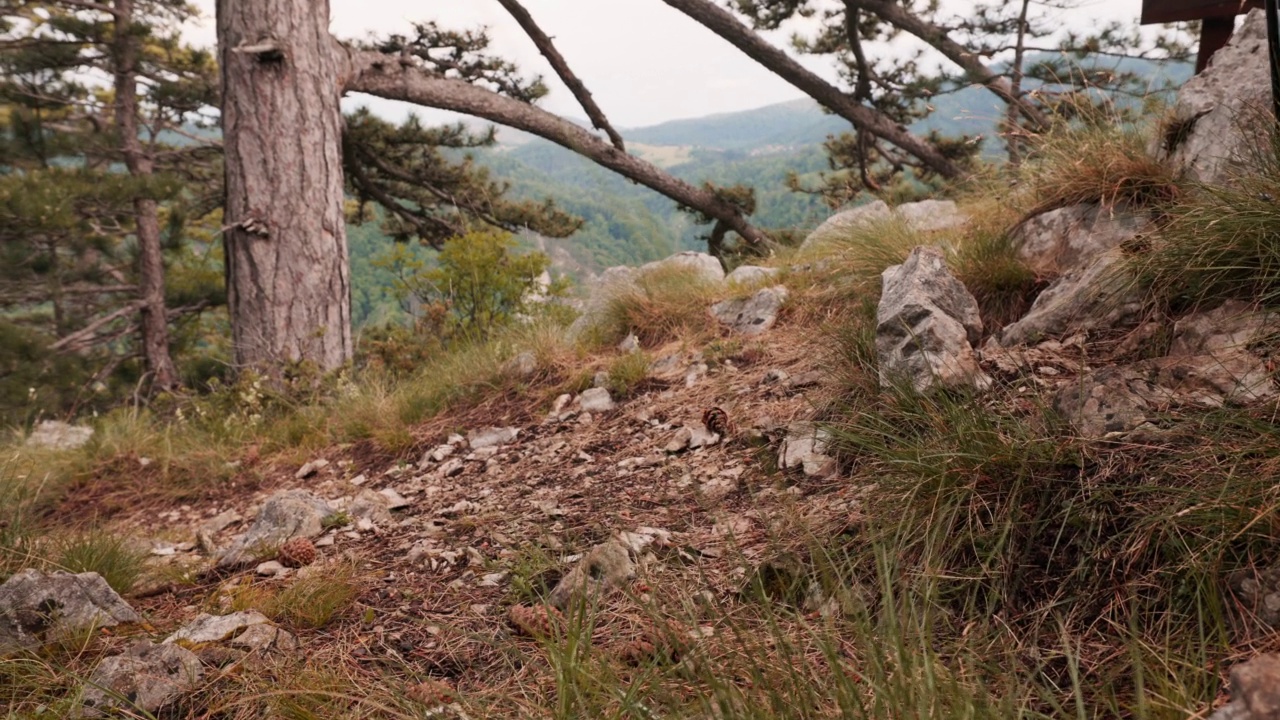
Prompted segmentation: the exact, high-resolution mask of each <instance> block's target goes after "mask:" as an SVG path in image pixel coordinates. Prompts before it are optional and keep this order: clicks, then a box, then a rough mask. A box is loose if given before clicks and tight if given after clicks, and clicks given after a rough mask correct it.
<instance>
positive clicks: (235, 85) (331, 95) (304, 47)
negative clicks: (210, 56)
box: [217, 0, 352, 374]
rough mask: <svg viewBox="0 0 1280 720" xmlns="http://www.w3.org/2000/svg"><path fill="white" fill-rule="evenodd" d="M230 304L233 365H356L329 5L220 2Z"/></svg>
mask: <svg viewBox="0 0 1280 720" xmlns="http://www.w3.org/2000/svg"><path fill="white" fill-rule="evenodd" d="M217 32H218V59H219V66H220V68H221V72H222V93H223V103H222V127H223V136H224V147H225V155H226V160H225V163H226V192H227V198H226V210H225V212H226V216H225V217H226V222H227V224H228V226H229V227H228V230H227V231H226V232H225V234H224V235H223V242H224V244H225V247H226V266H227V303H228V308H229V311H230V314H231V328H232V338H233V342H234V345H235V354H236V362H237V364H238V365H239V366H240V367H242V368H255V369H258V370H260V371H263V372H266V373H268V374H277V373H278V372H279V371H280V370H281V368H282V367H284V366H285V365H287V364H289V363H293V362H298V361H303V362H307V363H309V364H311V365H314V367H315V368H316V369H318V370H320V371H329V370H333V369H335V368H338V367H340V366H342V365H343V364H344V363H346V362H347V361H348V360H350V358H351V352H352V341H351V298H350V295H351V287H350V285H351V283H350V273H349V267H348V260H347V236H346V222H345V218H344V216H343V177H342V150H341V148H342V113H341V109H340V108H339V100H340V98H341V95H342V84H343V81H344V77H343V70H344V69H345V68H346V67H347V66H346V53H345V52H344V51H343V50H342V49H341V47H340V46H339V45H337V43H336V42H335V41H334V40H333V38H332V37H331V36H330V35H329V3H328V1H327V0H218V3H217Z"/></svg>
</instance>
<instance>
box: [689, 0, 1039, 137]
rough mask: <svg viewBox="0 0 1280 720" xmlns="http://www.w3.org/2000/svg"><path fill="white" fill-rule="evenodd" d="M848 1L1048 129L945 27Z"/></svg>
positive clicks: (861, 0)
mask: <svg viewBox="0 0 1280 720" xmlns="http://www.w3.org/2000/svg"><path fill="white" fill-rule="evenodd" d="M668 2H670V0H668ZM848 4H849V5H854V6H857V7H859V8H861V9H863V10H867V11H868V12H872V13H875V14H876V15H877V16H879V17H880V19H881V20H884V21H885V22H887V23H889V24H890V25H893V26H894V27H896V28H898V29H899V30H903V31H905V32H908V33H910V34H912V35H915V36H916V37H918V38H920V39H921V40H923V41H924V42H926V43H928V44H929V46H931V47H933V48H934V49H935V50H937V51H938V52H940V53H942V54H943V56H945V57H946V58H947V59H948V60H950V61H951V62H953V63H955V64H956V65H957V66H959V67H960V69H961V70H964V72H965V74H966V75H968V76H969V78H970V79H972V80H973V81H974V82H978V83H981V84H983V85H985V86H986V87H987V89H989V90H991V92H993V93H995V94H996V95H997V96H999V97H1000V99H1001V100H1003V101H1005V102H1006V103H1009V104H1010V105H1013V106H1015V107H1017V108H1018V112H1019V113H1020V114H1021V115H1022V116H1023V117H1024V118H1026V119H1027V122H1029V123H1031V125H1032V127H1033V129H1035V130H1037V131H1040V130H1046V129H1048V127H1049V118H1047V117H1045V115H1044V113H1042V112H1040V109H1039V108H1037V107H1036V106H1035V105H1034V104H1033V103H1032V102H1031V101H1030V100H1028V99H1027V98H1026V97H1025V96H1022V95H1020V94H1019V93H1017V92H1015V91H1014V88H1013V83H1011V82H1009V78H1007V77H1005V76H1003V75H1001V74H999V73H997V72H996V71H994V70H992V69H991V68H989V67H987V66H986V65H984V64H983V63H982V59H981V58H979V57H978V56H977V55H976V54H974V53H973V52H972V51H970V50H969V49H968V48H966V47H965V46H963V45H961V44H960V43H958V42H956V41H955V40H952V39H951V36H950V35H948V34H947V30H946V28H943V27H939V26H938V25H934V24H933V23H930V22H927V21H925V20H923V19H921V18H920V17H919V16H917V15H915V14H913V13H911V12H909V11H907V10H905V9H904V8H903V7H902V6H901V5H899V4H897V3H896V2H894V1H893V0H849V2H848Z"/></svg>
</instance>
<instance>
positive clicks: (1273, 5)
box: [1267, 0, 1280, 120]
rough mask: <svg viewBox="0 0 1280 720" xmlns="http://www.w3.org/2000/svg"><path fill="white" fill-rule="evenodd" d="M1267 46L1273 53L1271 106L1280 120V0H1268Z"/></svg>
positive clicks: (1271, 53)
mask: <svg viewBox="0 0 1280 720" xmlns="http://www.w3.org/2000/svg"><path fill="white" fill-rule="evenodd" d="M1267 48H1268V49H1269V50H1270V53H1269V54H1270V55H1271V108H1272V110H1273V111H1274V112H1275V115H1276V120H1280V0H1267Z"/></svg>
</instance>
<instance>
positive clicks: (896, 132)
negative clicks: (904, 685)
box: [663, 0, 960, 178]
mask: <svg viewBox="0 0 1280 720" xmlns="http://www.w3.org/2000/svg"><path fill="white" fill-rule="evenodd" d="M663 1H664V2H665V3H666V4H668V5H670V6H671V7H673V8H675V9H677V10H679V11H680V12H682V13H684V14H685V15H688V16H689V17H691V18H693V19H694V20H696V21H698V23H700V24H701V25H703V26H704V27H706V28H707V29H709V30H711V31H712V32H714V33H715V34H717V35H719V36H720V37H721V38H724V39H725V40H727V41H729V42H730V43H731V44H733V46H734V47H736V48H738V49H739V50H741V51H742V52H743V53H745V54H746V55H747V57H750V58H751V59H752V60H755V61H756V62H758V63H760V64H761V65H763V66H765V67H766V68H768V69H769V70H771V71H772V72H774V73H775V74H777V75H778V76H779V77H781V78H782V79H783V80H786V81H787V82H789V83H791V84H792V85H794V86H795V87H796V88H798V89H799V90H802V91H803V92H804V93H805V94H807V95H808V96H809V97H811V98H813V99H814V100H816V101H818V103H820V104H821V105H823V106H824V107H826V108H827V109H828V110H830V111H832V112H834V113H835V114H837V115H839V116H840V117H842V118H844V119H845V120H848V121H849V122H851V123H853V125H854V127H855V128H857V129H859V130H862V131H866V132H869V133H871V134H872V135H875V136H876V137H878V138H882V139H884V140H885V141H887V142H889V143H891V144H893V145H897V146H898V147H900V148H902V149H903V150H905V151H907V152H908V153H910V154H911V155H913V156H914V157H916V158H918V159H919V160H920V162H922V163H923V164H924V165H926V166H928V167H929V168H930V169H931V170H933V171H934V172H936V173H938V174H939V175H941V176H942V177H945V178H954V177H958V176H959V175H960V167H959V166H958V165H956V163H955V162H954V161H952V160H951V159H950V158H948V157H946V156H945V155H943V154H942V153H941V152H939V151H938V149H937V148H936V147H934V146H933V145H932V144H931V143H929V142H928V141H927V140H925V139H923V138H921V137H918V136H916V135H914V134H912V133H911V132H910V131H909V130H907V129H906V128H905V127H903V126H901V125H899V124H897V123H895V122H893V121H892V120H890V119H889V118H887V117H885V116H884V115H883V114H881V113H879V112H876V111H875V110H874V109H872V108H869V107H867V106H865V105H863V104H862V103H860V102H858V101H857V100H856V99H855V98H853V97H850V96H849V95H846V94H845V93H844V92H842V91H841V90H840V88H838V87H836V86H834V85H832V84H831V83H828V82H827V81H826V80H823V79H822V78H820V77H818V76H817V75H815V74H814V73H812V72H809V70H807V69H805V67H804V66H803V65H801V64H800V63H798V62H796V61H795V60H794V59H793V58H792V57H791V56H790V55H787V54H786V53H785V52H783V51H782V50H779V49H778V48H776V47H774V46H773V45H771V44H770V43H768V42H766V41H765V40H764V38H762V37H760V36H759V35H758V34H756V33H755V32H754V31H753V30H752V29H751V28H749V27H747V26H746V25H744V24H743V23H741V22H739V21H738V19H737V18H736V17H734V16H733V14H732V13H730V12H729V11H727V10H725V9H723V8H721V7H719V6H718V5H715V4H714V3H712V2H709V0H663Z"/></svg>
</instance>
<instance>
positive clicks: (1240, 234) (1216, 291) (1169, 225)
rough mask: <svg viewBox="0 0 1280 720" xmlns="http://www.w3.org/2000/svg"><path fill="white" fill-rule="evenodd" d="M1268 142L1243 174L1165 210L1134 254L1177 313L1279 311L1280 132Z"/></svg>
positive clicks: (1201, 187) (1150, 281)
mask: <svg viewBox="0 0 1280 720" xmlns="http://www.w3.org/2000/svg"><path fill="white" fill-rule="evenodd" d="M1268 122H1269V121H1268ZM1269 139H1270V142H1268V143H1265V144H1264V145H1263V146H1262V147H1260V148H1258V149H1257V151H1256V152H1255V153H1253V155H1252V157H1250V158H1248V160H1249V161H1248V162H1247V163H1246V166H1247V167H1248V169H1247V170H1243V169H1241V170H1237V171H1236V173H1235V174H1234V176H1233V177H1232V178H1231V179H1230V181H1229V182H1227V183H1225V184H1219V185H1198V186H1195V187H1194V188H1193V191H1192V192H1189V193H1188V194H1187V196H1186V197H1185V198H1184V199H1183V201H1182V202H1180V203H1178V204H1177V205H1175V206H1173V207H1171V208H1169V209H1168V210H1167V212H1166V222H1165V223H1164V226H1163V227H1162V228H1161V229H1160V231H1159V233H1157V234H1156V236H1155V237H1154V238H1152V240H1151V242H1150V243H1149V247H1146V248H1141V249H1140V252H1138V253H1137V254H1136V257H1135V260H1134V263H1135V265H1136V268H1137V271H1138V274H1139V276H1140V278H1141V279H1142V280H1143V281H1145V283H1146V284H1147V285H1148V286H1149V287H1150V288H1151V289H1152V291H1154V293H1155V295H1156V297H1157V298H1158V299H1159V300H1163V301H1164V302H1166V303H1168V304H1169V306H1170V307H1171V309H1172V310H1174V311H1175V312H1176V311H1178V310H1180V309H1183V308H1187V307H1194V306H1198V305H1201V304H1204V303H1213V302H1217V301H1221V300H1223V299H1226V298H1239V299H1243V300H1247V301H1251V302H1256V303H1258V304H1260V305H1262V306H1265V307H1277V306H1280V133H1277V132H1276V130H1275V129H1274V128H1272V129H1271V132H1270V134H1269Z"/></svg>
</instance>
